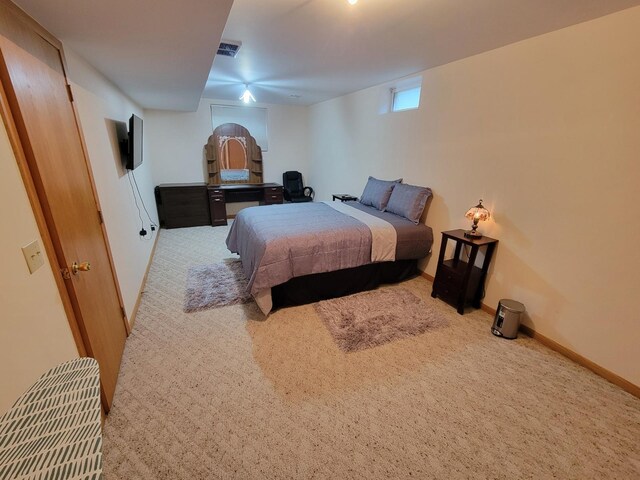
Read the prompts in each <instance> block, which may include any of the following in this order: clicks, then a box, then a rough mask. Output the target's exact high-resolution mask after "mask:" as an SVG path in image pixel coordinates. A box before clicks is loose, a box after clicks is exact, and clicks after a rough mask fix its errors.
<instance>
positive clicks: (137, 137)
mask: <svg viewBox="0 0 640 480" xmlns="http://www.w3.org/2000/svg"><path fill="white" fill-rule="evenodd" d="M141 163H142V119H141V118H140V117H138V116H136V115H131V118H130V119H129V149H128V155H127V169H128V170H133V169H135V168H137V167H139V166H140V164H141Z"/></svg>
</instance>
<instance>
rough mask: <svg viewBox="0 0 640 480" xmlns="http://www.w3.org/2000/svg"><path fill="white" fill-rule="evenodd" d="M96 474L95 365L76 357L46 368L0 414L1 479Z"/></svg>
mask: <svg viewBox="0 0 640 480" xmlns="http://www.w3.org/2000/svg"><path fill="white" fill-rule="evenodd" d="M100 478H102V425H101V409H100V370H99V369H98V362H96V361H95V360H94V359H93V358H78V359H75V360H72V361H70V362H66V363H63V364H62V365H58V366H57V367H55V368H53V369H51V370H49V371H48V372H47V373H45V374H44V375H43V376H42V377H40V379H39V380H38V381H37V382H36V383H35V384H34V385H33V386H32V387H31V388H30V389H29V390H28V391H27V392H26V393H25V394H24V395H22V397H20V398H19V399H18V401H17V402H16V403H15V404H14V405H13V407H11V409H10V410H9V411H8V412H7V413H5V414H4V415H3V416H2V417H0V479H2V480H17V479H38V480H43V479H65V480H71V479H73V480H76V479H77V480H80V479H83V480H85V479H87V480H88V479H100Z"/></svg>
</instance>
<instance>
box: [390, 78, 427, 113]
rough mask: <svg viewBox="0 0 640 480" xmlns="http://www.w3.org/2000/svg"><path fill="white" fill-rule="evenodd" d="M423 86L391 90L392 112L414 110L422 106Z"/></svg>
mask: <svg viewBox="0 0 640 480" xmlns="http://www.w3.org/2000/svg"><path fill="white" fill-rule="evenodd" d="M421 89H422V86H421V85H418V86H417V87H409V88H392V89H391V111H392V112H400V111H402V110H413V109H416V108H418V107H419V106H420V90H421Z"/></svg>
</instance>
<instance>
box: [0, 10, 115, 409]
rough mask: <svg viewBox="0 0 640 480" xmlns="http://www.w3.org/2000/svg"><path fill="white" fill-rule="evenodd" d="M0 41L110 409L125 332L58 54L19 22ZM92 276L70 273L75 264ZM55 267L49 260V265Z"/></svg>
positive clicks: (11, 95)
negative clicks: (88, 265)
mask: <svg viewBox="0 0 640 480" xmlns="http://www.w3.org/2000/svg"><path fill="white" fill-rule="evenodd" d="M5 22H7V18H6V17H5V18H3V23H4V25H2V27H3V28H2V34H3V35H0V79H1V81H2V87H3V90H4V92H5V94H6V96H7V100H8V103H9V108H10V113H11V117H12V118H13V121H14V122H15V125H16V127H17V132H18V135H19V139H20V143H21V146H22V149H23V150H24V156H25V157H26V161H27V164H28V169H29V172H30V175H31V177H32V178H33V182H34V184H35V187H36V191H37V196H38V201H39V203H40V205H41V207H42V211H43V213H44V217H45V219H46V226H47V229H48V231H49V234H50V235H51V239H52V242H53V246H54V249H55V256H56V260H57V262H58V266H59V268H60V270H61V272H60V274H62V275H64V276H65V282H64V283H65V287H66V290H67V291H68V293H69V297H70V299H71V303H72V306H73V313H74V315H75V317H76V321H77V323H78V327H79V330H80V333H81V335H82V340H83V343H84V347H85V349H86V351H87V353H88V354H89V355H90V356H92V357H94V358H95V359H96V360H98V363H99V365H100V375H101V386H102V400H103V405H104V408H105V410H106V411H108V410H109V409H110V407H111V402H112V399H113V394H114V391H115V386H116V380H117V377H118V371H119V369H120V361H121V358H122V352H123V350H124V343H125V340H126V335H127V330H126V327H125V323H124V322H125V320H124V318H123V310H122V307H121V302H120V296H119V292H118V289H117V288H118V287H117V285H116V281H115V277H114V271H113V268H112V264H111V259H110V255H109V251H108V245H107V243H106V239H105V236H104V232H103V229H102V226H101V219H100V216H99V212H98V206H97V200H96V196H95V192H94V189H93V183H92V179H91V174H90V172H89V168H88V164H87V160H86V158H85V154H84V150H83V143H82V139H81V136H80V135H81V134H80V130H79V128H78V124H77V123H76V117H75V112H74V109H73V106H72V104H71V99H70V94H69V91H68V90H67V89H68V86H67V80H66V76H65V72H64V68H63V63H62V57H61V52H60V50H59V48H58V47H56V46H54V45H52V44H51V43H50V42H49V41H47V40H45V39H44V38H43V37H42V36H40V35H38V34H37V33H36V32H35V31H34V30H32V29H30V28H28V25H25V24H24V23H21V22H19V21H16V22H14V23H12V24H11V25H10V29H9V34H10V36H11V39H9V38H7V37H6V36H5V35H4V34H6V33H7V24H6V23H5ZM74 262H77V263H78V264H81V263H82V262H89V264H90V270H88V271H78V272H77V273H73V270H74V269H73V264H74ZM52 263H54V260H53V259H52Z"/></svg>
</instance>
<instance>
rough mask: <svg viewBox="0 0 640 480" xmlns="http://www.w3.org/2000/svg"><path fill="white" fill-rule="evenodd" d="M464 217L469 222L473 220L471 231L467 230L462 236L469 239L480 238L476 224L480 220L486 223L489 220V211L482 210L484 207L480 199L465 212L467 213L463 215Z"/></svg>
mask: <svg viewBox="0 0 640 480" xmlns="http://www.w3.org/2000/svg"><path fill="white" fill-rule="evenodd" d="M464 216H465V217H467V218H468V219H469V220H473V225H471V230H467V231H466V232H464V236H465V237H469V238H482V234H481V233H480V232H478V231H477V228H478V222H479V221H480V220H482V221H483V222H486V221H487V220H489V218H491V214H490V213H489V210H487V209H486V208H484V206H483V205H482V199H480V201H479V202H478V205H476V206H475V207H471V208H470V209H469V210H467V213H465V214H464Z"/></svg>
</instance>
